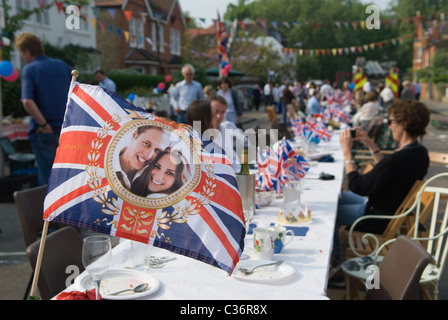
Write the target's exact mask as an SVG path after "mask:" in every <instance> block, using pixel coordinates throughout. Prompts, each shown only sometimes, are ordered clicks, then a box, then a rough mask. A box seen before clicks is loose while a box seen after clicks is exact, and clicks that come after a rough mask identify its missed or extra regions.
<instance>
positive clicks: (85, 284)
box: [75, 270, 160, 300]
mask: <svg viewBox="0 0 448 320" xmlns="http://www.w3.org/2000/svg"><path fill="white" fill-rule="evenodd" d="M142 283H149V288H148V289H147V290H146V291H143V292H133V291H127V292H123V293H122V294H119V295H116V296H111V295H109V294H110V293H114V292H117V291H120V290H124V289H128V288H135V287H136V286H138V285H139V284H142ZM75 284H76V285H77V286H79V287H81V288H83V289H84V290H90V289H92V288H93V287H94V285H95V284H94V282H93V280H92V278H91V277H90V275H89V274H88V273H87V272H85V273H83V274H81V275H80V276H79V277H77V278H76V280H75ZM159 287H160V282H159V280H157V279H155V278H153V277H151V276H150V275H149V274H147V273H144V272H141V271H138V270H108V271H107V272H106V273H105V274H104V275H103V279H102V280H101V289H100V293H101V297H102V298H103V299H107V300H126V299H136V298H140V297H144V296H147V295H150V294H152V293H154V292H156V291H157V290H159Z"/></svg>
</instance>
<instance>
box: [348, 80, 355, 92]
mask: <svg viewBox="0 0 448 320" xmlns="http://www.w3.org/2000/svg"><path fill="white" fill-rule="evenodd" d="M348 88H349V89H350V90H353V88H355V84H354V83H353V82H352V83H350V84H349V85H348Z"/></svg>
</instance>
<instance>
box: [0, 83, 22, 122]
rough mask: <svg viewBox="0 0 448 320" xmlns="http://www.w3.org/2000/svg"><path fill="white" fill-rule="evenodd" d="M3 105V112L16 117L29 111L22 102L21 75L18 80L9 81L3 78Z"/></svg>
mask: <svg viewBox="0 0 448 320" xmlns="http://www.w3.org/2000/svg"><path fill="white" fill-rule="evenodd" d="M1 85H2V106H3V114H4V115H5V116H7V115H13V116H14V117H22V116H26V115H27V113H26V111H25V109H24V108H23V105H22V103H21V102H20V90H21V85H20V75H19V77H18V78H17V80H16V81H13V82H7V81H4V80H2V84H1Z"/></svg>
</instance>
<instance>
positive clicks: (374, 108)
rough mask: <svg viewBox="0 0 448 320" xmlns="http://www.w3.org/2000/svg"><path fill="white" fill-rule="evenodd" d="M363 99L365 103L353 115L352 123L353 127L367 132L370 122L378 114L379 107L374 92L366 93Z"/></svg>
mask: <svg viewBox="0 0 448 320" xmlns="http://www.w3.org/2000/svg"><path fill="white" fill-rule="evenodd" d="M365 99H366V103H364V104H363V105H362V107H361V108H360V109H359V111H358V112H357V113H356V114H355V115H354V117H353V120H352V122H353V125H354V126H356V127H358V126H360V127H361V128H362V129H364V130H367V128H368V126H369V123H370V121H371V120H372V119H373V118H374V117H375V116H376V115H378V114H379V113H380V111H381V106H380V104H379V102H378V97H377V94H376V93H375V92H374V91H370V92H368V93H367V94H366V97H365Z"/></svg>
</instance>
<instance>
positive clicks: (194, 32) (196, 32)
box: [187, 25, 216, 38]
mask: <svg viewBox="0 0 448 320" xmlns="http://www.w3.org/2000/svg"><path fill="white" fill-rule="evenodd" d="M187 33H188V34H189V35H190V36H191V37H192V38H194V37H196V36H205V35H207V36H208V35H215V33H216V31H215V26H214V25H211V26H210V27H208V28H206V29H203V28H191V29H188V30H187Z"/></svg>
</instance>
